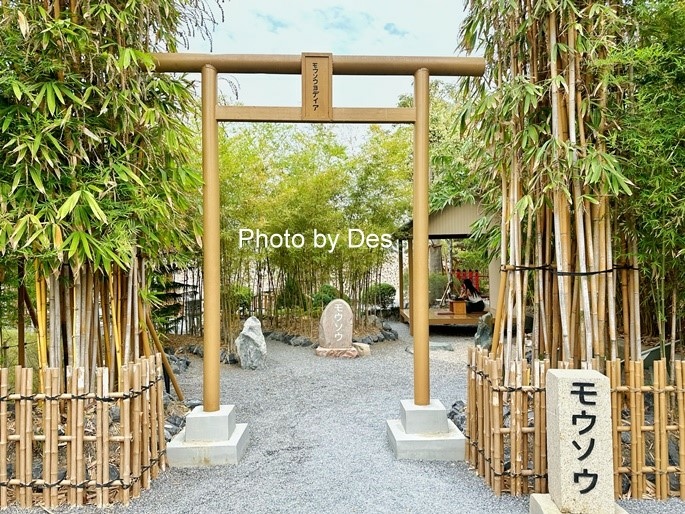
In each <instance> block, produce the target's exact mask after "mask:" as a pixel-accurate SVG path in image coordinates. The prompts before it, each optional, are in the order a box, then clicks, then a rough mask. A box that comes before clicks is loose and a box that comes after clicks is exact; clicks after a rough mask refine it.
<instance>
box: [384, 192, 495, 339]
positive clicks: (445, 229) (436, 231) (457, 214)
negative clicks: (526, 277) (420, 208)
mask: <svg viewBox="0 0 685 514" xmlns="http://www.w3.org/2000/svg"><path fill="white" fill-rule="evenodd" d="M481 216H482V211H481V208H480V206H479V205H478V204H466V205H460V206H452V205H449V206H447V207H445V208H444V209H442V210H440V211H436V212H433V213H431V214H430V216H429V218H428V239H429V240H432V239H465V238H467V237H470V236H471V225H472V224H473V223H474V222H475V221H476V220H477V219H479V218H480V217H481ZM411 227H412V222H411V221H410V222H409V223H408V224H407V225H406V226H405V227H403V230H402V234H403V235H400V236H399V237H398V243H399V274H400V277H399V278H400V288H399V289H400V291H399V294H400V316H401V317H402V319H403V320H404V321H406V322H408V323H409V324H410V326H411V321H410V320H411V306H412V293H411V287H409V308H405V298H404V262H403V260H404V241H405V240H406V241H407V244H408V255H409V263H408V268H409V283H410V284H411V281H412V275H413V268H412V253H413V240H412V236H411V234H412V231H411ZM499 268H500V263H499V260H496V261H492V262H491V263H490V266H489V269H488V273H489V277H490V278H489V286H490V288H489V289H490V291H489V293H490V294H489V296H490V298H497V294H498V292H499V277H500V272H499ZM434 300H435V298H433V299H431V301H434ZM489 310H493V309H492V308H490V309H489ZM482 315H483V313H482V312H474V313H469V314H466V313H455V312H453V310H452V309H450V307H449V305H447V306H446V307H445V308H431V309H430V310H429V325H431V326H433V325H476V324H477V323H478V318H480V317H481V316H482Z"/></svg>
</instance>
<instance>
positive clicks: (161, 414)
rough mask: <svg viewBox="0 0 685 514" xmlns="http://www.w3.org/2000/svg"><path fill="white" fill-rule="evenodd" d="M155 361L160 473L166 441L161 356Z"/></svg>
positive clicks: (164, 462)
mask: <svg viewBox="0 0 685 514" xmlns="http://www.w3.org/2000/svg"><path fill="white" fill-rule="evenodd" d="M156 359H157V366H156V368H155V369H156V370H157V378H156V382H157V383H156V387H157V444H158V449H157V455H156V457H157V459H158V465H159V467H160V468H161V470H162V471H165V470H166V439H165V437H164V388H163V387H162V383H161V380H162V373H163V372H162V356H161V355H160V354H157V355H156Z"/></svg>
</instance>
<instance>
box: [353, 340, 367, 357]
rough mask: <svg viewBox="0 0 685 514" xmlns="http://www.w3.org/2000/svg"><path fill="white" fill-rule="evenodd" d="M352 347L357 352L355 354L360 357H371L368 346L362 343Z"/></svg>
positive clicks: (354, 344)
mask: <svg viewBox="0 0 685 514" xmlns="http://www.w3.org/2000/svg"><path fill="white" fill-rule="evenodd" d="M352 346H354V348H355V349H356V350H357V354H358V355H359V356H360V357H365V356H367V355H371V347H370V346H369V345H368V344H364V343H352Z"/></svg>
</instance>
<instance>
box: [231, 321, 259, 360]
mask: <svg viewBox="0 0 685 514" xmlns="http://www.w3.org/2000/svg"><path fill="white" fill-rule="evenodd" d="M235 345H236V347H237V348H238V356H239V358H240V366H241V367H242V368H244V369H261V368H263V367H265V366H266V341H265V340H264V335H263V334H262V324H261V322H260V321H259V319H257V318H256V317H255V316H250V317H249V318H248V319H247V320H245V324H244V325H243V330H242V332H240V335H238V337H237V338H236V340H235Z"/></svg>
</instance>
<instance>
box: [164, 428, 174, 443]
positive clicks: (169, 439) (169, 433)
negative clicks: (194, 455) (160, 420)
mask: <svg viewBox="0 0 685 514" xmlns="http://www.w3.org/2000/svg"><path fill="white" fill-rule="evenodd" d="M171 438H172V435H171V432H169V431H168V430H167V429H166V428H165V429H164V439H165V440H166V442H167V443H168V442H169V441H171Z"/></svg>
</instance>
